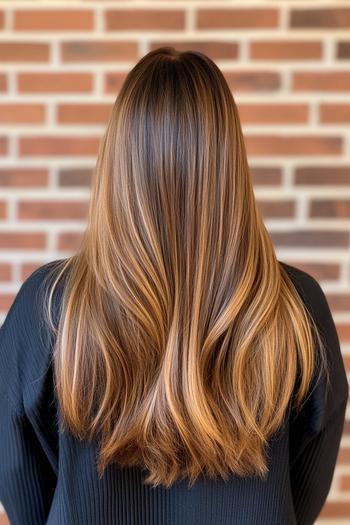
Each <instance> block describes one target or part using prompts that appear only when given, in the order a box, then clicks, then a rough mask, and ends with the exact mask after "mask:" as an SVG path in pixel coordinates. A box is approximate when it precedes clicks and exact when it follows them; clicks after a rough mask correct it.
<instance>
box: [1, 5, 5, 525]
mask: <svg viewBox="0 0 350 525" xmlns="http://www.w3.org/2000/svg"><path fill="white" fill-rule="evenodd" d="M4 27H5V16H4V11H0V29H4ZM0 516H1V514H0ZM0 525H1V521H0Z"/></svg>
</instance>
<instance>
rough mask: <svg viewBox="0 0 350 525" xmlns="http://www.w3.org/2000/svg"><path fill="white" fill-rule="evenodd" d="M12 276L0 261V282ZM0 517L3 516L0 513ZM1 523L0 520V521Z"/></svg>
mask: <svg viewBox="0 0 350 525" xmlns="http://www.w3.org/2000/svg"><path fill="white" fill-rule="evenodd" d="M11 278H12V271H11V264H9V263H5V262H4V263H0V281H1V282H10V281H11ZM0 517H3V516H2V514H1V513H0ZM0 524H1V521H0Z"/></svg>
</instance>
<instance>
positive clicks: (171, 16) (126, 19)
mask: <svg viewBox="0 0 350 525" xmlns="http://www.w3.org/2000/svg"><path fill="white" fill-rule="evenodd" d="M105 22H106V29H107V31H116V30H117V31H123V30H137V31H140V30H141V31H142V30H146V31H157V30H161V31H164V30H177V29H184V28H185V12H184V11H183V10H182V9H171V10H169V9H107V10H106V13H105Z"/></svg>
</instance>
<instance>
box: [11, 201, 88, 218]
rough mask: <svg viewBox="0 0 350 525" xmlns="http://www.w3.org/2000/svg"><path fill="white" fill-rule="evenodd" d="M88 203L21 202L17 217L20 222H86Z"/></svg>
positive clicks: (18, 206)
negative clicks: (26, 220)
mask: <svg viewBox="0 0 350 525" xmlns="http://www.w3.org/2000/svg"><path fill="white" fill-rule="evenodd" d="M86 215H87V202H85V201H81V200H78V201H64V202H62V201H57V200H56V201H55V200H37V201H35V200H31V201H24V200H23V201H21V200H20V201H19V202H18V205H17V217H18V219H19V220H23V219H28V220H45V221H47V220H54V221H58V220H65V219H70V220H74V219H75V220H86V218H87V217H86Z"/></svg>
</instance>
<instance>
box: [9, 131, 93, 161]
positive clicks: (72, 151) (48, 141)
mask: <svg viewBox="0 0 350 525" xmlns="http://www.w3.org/2000/svg"><path fill="white" fill-rule="evenodd" d="M99 143H100V138H99V137H81V136H71V137H67V136H66V135H65V136H57V137H47V136H45V135H39V136H35V137H34V136H31V137H20V138H19V155H20V156H24V155H27V156H30V157H35V156H49V157H50V156H62V155H63V156H67V155H70V156H75V155H94V156H95V155H97V153H98V147H99Z"/></svg>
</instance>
